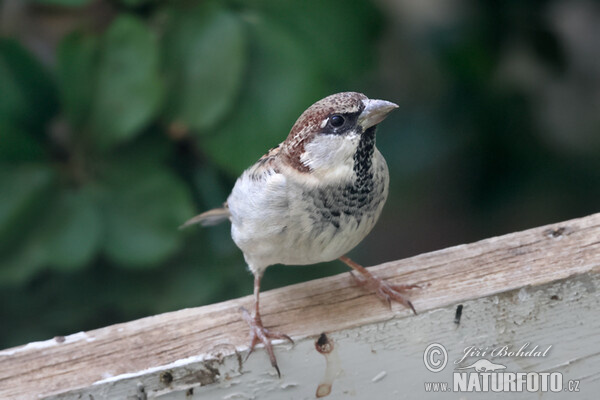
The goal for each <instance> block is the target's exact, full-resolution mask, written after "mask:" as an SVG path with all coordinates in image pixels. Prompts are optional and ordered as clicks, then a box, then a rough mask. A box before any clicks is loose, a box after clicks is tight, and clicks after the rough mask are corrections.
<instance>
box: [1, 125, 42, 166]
mask: <svg viewBox="0 0 600 400" xmlns="http://www.w3.org/2000/svg"><path fill="white" fill-rule="evenodd" d="M44 155H45V152H44V149H43V148H42V145H41V143H40V142H39V141H38V140H36V139H35V138H34V137H33V136H32V135H30V134H29V132H26V131H25V130H24V129H22V128H20V127H18V126H17V125H16V124H14V123H11V122H10V121H8V120H7V119H2V120H0V162H17V161H35V160H40V159H42V158H43V157H44Z"/></svg>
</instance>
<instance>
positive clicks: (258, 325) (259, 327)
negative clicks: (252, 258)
mask: <svg viewBox="0 0 600 400" xmlns="http://www.w3.org/2000/svg"><path fill="white" fill-rule="evenodd" d="M261 277H262V274H261V273H260V272H256V273H255V274H254V315H250V313H249V312H248V310H246V309H245V308H244V307H240V311H241V312H242V317H243V318H244V320H245V321H246V322H247V323H248V326H249V327H250V351H249V352H248V355H247V356H246V359H248V357H250V354H251V353H252V352H253V351H254V347H255V346H256V345H257V344H258V343H262V344H263V345H264V346H265V350H266V351H267V354H269V359H270V360H271V365H272V366H273V368H275V370H276V371H277V375H278V376H279V377H280V378H281V373H280V372H279V367H278V366H277V359H276V358H275V353H274V352H273V345H272V344H271V339H285V340H288V341H290V342H291V343H294V341H293V340H292V338H290V337H289V336H288V335H286V334H284V333H281V332H275V331H271V330H269V329H267V328H265V327H264V326H263V323H262V319H261V318H260V310H259V301H258V300H259V294H260V278H261Z"/></svg>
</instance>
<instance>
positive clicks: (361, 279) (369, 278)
mask: <svg viewBox="0 0 600 400" xmlns="http://www.w3.org/2000/svg"><path fill="white" fill-rule="evenodd" d="M339 260H340V261H341V262H343V263H344V264H346V265H347V266H349V267H350V268H352V269H353V270H355V271H357V272H358V273H360V275H355V274H353V273H352V271H350V275H352V277H353V278H354V279H355V280H356V282H357V283H358V284H359V285H360V286H364V287H366V288H368V289H370V290H373V291H374V292H375V294H377V296H378V297H379V298H381V299H382V300H384V301H386V302H387V303H388V305H389V306H390V307H391V305H392V300H395V301H397V302H398V303H400V304H402V305H404V306H405V307H408V308H410V309H411V310H412V312H414V313H415V314H416V313H417V312H416V311H415V308H414V307H413V305H412V303H411V302H410V300H408V299H407V298H406V297H405V295H404V292H406V291H407V290H409V289H414V288H419V287H420V286H419V285H394V284H391V283H387V282H385V281H383V280H382V279H381V278H379V277H377V276H375V275H373V274H372V273H370V272H369V271H368V270H367V269H366V268H365V267H363V266H362V265H359V264H357V263H355V262H354V261H352V260H351V259H350V258H348V257H346V256H341V257H340V258H339Z"/></svg>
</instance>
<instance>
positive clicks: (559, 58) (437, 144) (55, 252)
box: [0, 0, 600, 348]
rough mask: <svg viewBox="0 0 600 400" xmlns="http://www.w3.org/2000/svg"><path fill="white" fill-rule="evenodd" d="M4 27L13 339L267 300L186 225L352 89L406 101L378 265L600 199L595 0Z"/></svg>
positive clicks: (2, 130)
mask: <svg viewBox="0 0 600 400" xmlns="http://www.w3.org/2000/svg"><path fill="white" fill-rule="evenodd" d="M0 26H1V28H0V35H1V37H0V304H2V306H1V307H0V348H5V347H9V346H14V345H18V344H22V343H26V342H29V341H33V340H42V339H47V338H51V337H53V336H56V335H65V334H69V333H73V332H77V331H81V330H87V329H93V328H97V327H101V326H104V325H108V324H113V323H116V322H121V321H126V320H131V319H135V318H139V317H143V316H147V315H152V314H156V313H161V312H166V311H170V310H176V309H180V308H184V307H194V306H199V305H203V304H209V303H212V302H216V301H221V300H225V299H230V298H234V297H238V296H241V295H246V294H250V293H251V291H252V278H251V276H250V275H249V273H248V272H247V271H246V270H245V264H244V261H243V258H242V255H241V252H240V251H239V250H237V248H236V247H235V245H234V244H233V242H232V241H231V238H230V236H229V226H228V225H225V224H224V225H223V226H219V227H215V228H210V229H201V228H196V227H194V228H191V229H189V230H186V231H183V232H182V231H178V230H177V227H178V226H179V225H180V224H181V223H182V222H184V221H185V220H186V219H188V218H189V217H191V216H193V215H195V213H197V212H200V211H202V210H206V209H208V208H211V207H215V206H219V205H220V204H221V203H222V202H223V201H224V200H225V199H226V198H227V195H228V193H229V190H230V189H231V187H232V186H233V184H234V182H235V179H236V177H237V176H238V175H239V174H240V173H241V172H242V171H243V170H244V169H245V168H246V167H247V166H249V165H250V164H251V163H253V162H254V161H255V160H257V159H258V158H259V157H260V156H261V155H262V154H263V153H264V152H265V151H266V150H267V149H269V148H270V147H273V146H274V145H276V144H277V143H279V142H280V141H282V140H283V139H284V138H285V136H286V135H287V133H288V132H289V129H290V128H291V126H292V125H293V123H294V121H295V119H296V118H297V117H298V116H299V115H300V113H301V112H302V111H303V110H304V109H306V108H307V107H308V106H309V105H310V104H312V103H313V102H315V101H316V100H318V99H320V98H322V97H324V96H326V95H329V94H331V93H334V92H338V91H346V90H353V91H362V92H364V93H366V94H367V95H368V96H369V97H372V98H382V99H386V100H390V101H394V102H396V103H398V104H399V105H400V109H399V110H397V111H395V112H394V113H393V114H392V115H391V116H390V117H389V118H388V119H387V120H386V121H385V123H384V124H382V126H381V128H380V130H379V133H378V139H377V140H378V146H379V148H380V149H381V151H382V153H383V154H384V156H385V157H386V159H387V161H388V164H389V166H390V173H391V194H390V198H389V200H388V203H387V205H386V207H385V210H384V214H383V216H382V218H381V220H380V222H379V224H378V225H377V227H376V228H375V230H374V231H373V233H372V234H371V235H370V236H369V237H368V238H367V239H366V240H365V241H364V242H363V244H361V245H360V246H359V247H358V248H357V249H356V250H355V251H354V252H353V254H352V255H353V257H354V258H355V259H356V260H357V261H359V262H361V263H363V264H365V265H374V264H377V263H380V262H383V261H388V260H394V259H399V258H403V257H407V256H411V255H415V254H418V253H421V252H425V251H431V250H436V249H440V248H444V247H447V246H451V245H456V244H461V243H466V242H472V241H476V240H479V239H483V238H486V237H490V236H493V235H501V234H504V233H508V232H512V231H517V230H522V229H526V228H530V227H534V226H538V225H542V224H547V223H552V222H558V221H561V220H564V219H568V218H574V217H580V216H585V215H587V214H591V213H594V212H598V211H600V207H599V204H600V40H599V38H600V6H599V4H598V2H592V1H560V0H555V1H523V0H513V1H468V0H420V1H413V0H402V1H392V0H373V1H367V0H360V1H352V2H349V1H345V0H311V1H306V0H298V1H280V0H262V1H261V0H255V1H253V0H247V1H241V0H240V1H236V0H231V1H220V2H209V1H166V0H165V1H161V0H37V1H23V0H4V1H3V2H1V3H0ZM343 271H346V268H345V267H343V266H342V265H341V263H337V262H333V263H329V264H327V265H325V266H324V265H321V266H307V267H281V266H274V267H271V268H270V269H269V271H268V272H267V274H266V276H265V280H264V286H263V287H264V289H269V288H273V287H278V286H283V285H287V284H291V283H294V282H298V281H304V280H309V279H313V278H316V277H320V276H325V275H331V274H335V273H339V272H343Z"/></svg>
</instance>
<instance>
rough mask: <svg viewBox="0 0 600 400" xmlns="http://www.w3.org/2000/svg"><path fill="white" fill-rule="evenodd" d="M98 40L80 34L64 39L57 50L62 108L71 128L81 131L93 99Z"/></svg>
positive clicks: (94, 37)
mask: <svg viewBox="0 0 600 400" xmlns="http://www.w3.org/2000/svg"><path fill="white" fill-rule="evenodd" d="M98 44H99V43H98V37H96V36H93V35H89V34H85V33H82V32H73V33H71V34H69V35H67V36H66V37H65V38H64V39H63V40H62V41H61V42H60V44H59V46H58V49H57V58H58V62H57V78H58V82H59V84H60V85H59V87H60V96H61V100H62V103H63V107H64V110H65V113H66V114H67V117H68V118H69V121H70V122H71V125H72V126H73V127H74V128H76V129H82V128H83V127H84V124H85V123H86V121H87V119H88V118H89V113H90V106H91V102H92V98H93V95H94V82H95V76H96V65H97V62H98Z"/></svg>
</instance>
